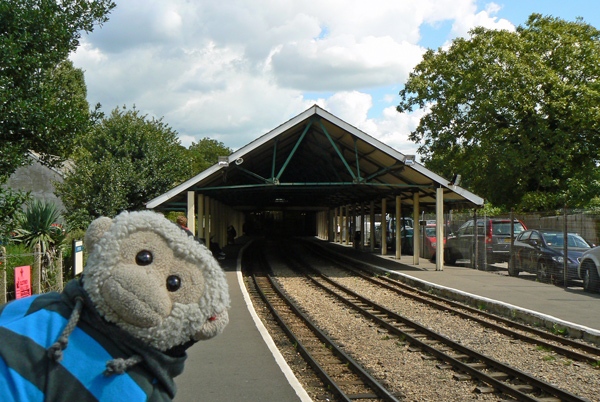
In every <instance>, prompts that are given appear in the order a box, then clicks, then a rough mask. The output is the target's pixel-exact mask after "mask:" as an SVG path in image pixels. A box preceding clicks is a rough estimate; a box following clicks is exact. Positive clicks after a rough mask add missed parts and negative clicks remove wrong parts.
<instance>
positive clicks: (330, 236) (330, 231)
mask: <svg viewBox="0 0 600 402" xmlns="http://www.w3.org/2000/svg"><path fill="white" fill-rule="evenodd" d="M327 219H328V221H327V241H330V242H333V241H335V210H331V209H329V210H327Z"/></svg>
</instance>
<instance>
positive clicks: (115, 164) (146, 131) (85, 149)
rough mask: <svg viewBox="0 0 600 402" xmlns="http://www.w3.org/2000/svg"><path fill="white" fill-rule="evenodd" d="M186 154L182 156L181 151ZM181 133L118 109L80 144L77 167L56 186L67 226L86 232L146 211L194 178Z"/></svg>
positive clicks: (137, 113) (74, 158) (162, 124)
mask: <svg viewBox="0 0 600 402" xmlns="http://www.w3.org/2000/svg"><path fill="white" fill-rule="evenodd" d="M182 150H183V151H182ZM184 151H185V148H182V147H181V146H180V145H179V139H178V137H177V133H176V132H175V131H173V130H172V129H171V128H170V127H169V126H168V125H166V124H165V123H163V122H162V119H159V120H157V119H154V118H152V119H150V118H148V117H147V116H145V115H141V114H140V112H139V111H138V110H135V108H134V109H133V110H126V109H125V108H123V109H122V110H119V109H118V108H117V109H115V110H113V111H112V113H111V114H110V116H108V117H106V118H104V119H102V120H101V121H100V122H99V123H98V124H97V125H96V126H95V127H94V128H93V129H92V130H91V131H90V133H89V134H88V135H86V136H85V137H84V138H83V139H82V141H81V147H80V148H78V149H77V151H76V152H75V154H74V156H73V161H74V168H73V169H72V170H71V171H70V172H69V173H67V174H66V176H65V179H64V182H63V183H62V184H57V194H58V195H59V196H60V197H61V199H62V201H63V203H64V205H65V208H66V213H65V217H66V219H67V222H69V224H70V225H71V226H72V227H74V228H83V227H86V226H87V225H88V224H89V223H90V222H91V221H92V220H93V219H95V218H97V217H100V216H108V217H114V216H115V215H117V214H118V213H119V212H121V211H123V210H139V209H143V208H144V205H145V203H146V202H148V201H149V200H151V199H152V198H154V197H156V196H158V195H160V194H162V193H164V192H166V191H167V190H168V189H170V188H171V187H173V186H175V185H177V184H179V183H181V182H182V181H183V180H185V179H187V178H188V177H189V175H190V162H189V161H188V160H186V158H185V156H184V153H183V152H184Z"/></svg>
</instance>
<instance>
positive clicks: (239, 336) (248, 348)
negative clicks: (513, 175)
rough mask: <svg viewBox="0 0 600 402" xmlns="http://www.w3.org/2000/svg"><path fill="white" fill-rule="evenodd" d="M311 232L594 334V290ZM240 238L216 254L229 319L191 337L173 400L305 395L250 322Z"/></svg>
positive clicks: (595, 337) (598, 330) (426, 278)
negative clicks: (365, 247) (220, 256)
mask: <svg viewBox="0 0 600 402" xmlns="http://www.w3.org/2000/svg"><path fill="white" fill-rule="evenodd" d="M313 240H314V241H315V242H317V243H318V244H320V245H321V246H323V247H327V248H328V249H330V250H333V251H335V252H337V253H340V254H342V255H344V256H348V257H351V258H353V259H357V260H361V261H363V262H365V263H367V264H370V265H371V266H372V267H373V268H374V269H378V270H381V271H383V272H388V273H389V274H390V275H395V276H397V277H399V278H401V279H402V280H404V281H406V282H410V283H413V284H415V285H418V286H420V287H422V288H424V289H429V290H431V291H433V292H436V293H440V294H443V295H446V296H448V297H452V298H455V299H459V300H463V301H466V302H469V303H471V304H473V305H475V306H478V307H480V308H485V309H486V310H490V311H491V310H495V309H497V310H501V311H502V312H504V313H505V314H506V313H508V314H510V315H511V316H513V317H514V316H518V317H523V318H524V319H525V320H529V322H532V323H538V324H539V325H545V326H553V325H557V326H558V328H569V331H570V332H571V333H573V334H577V333H579V334H580V335H581V337H583V338H586V339H589V340H592V341H594V342H596V341H598V342H600V319H599V318H598V317H600V315H599V312H598V309H599V308H600V295H598V294H591V293H586V292H584V291H583V290H578V289H564V288H561V287H557V286H554V285H551V284H544V283H539V282H536V281H534V280H528V279H525V278H519V277H516V278H513V277H509V276H507V275H502V274H501V273H498V272H487V271H478V270H475V269H472V268H467V267H459V266H446V267H444V270H443V271H436V270H435V264H434V263H432V262H430V261H428V260H426V259H420V261H419V264H418V265H413V264H412V256H404V257H402V258H401V259H400V260H396V259H395V258H394V257H393V256H381V255H380V254H379V253H369V252H363V251H358V250H355V249H353V248H352V247H349V246H344V245H339V244H335V243H328V242H324V241H321V240H317V239H313ZM243 243H245V241H244V240H240V244H236V245H234V246H227V247H226V249H225V251H226V254H227V258H226V259H225V260H223V261H221V266H222V267H223V268H224V270H225V271H226V275H227V280H228V282H229V287H230V293H231V299H232V304H231V310H230V323H229V325H228V326H227V328H226V329H225V331H224V332H223V334H221V335H219V336H218V337H217V338H215V339H211V340H208V341H203V342H198V343H197V344H196V345H194V346H193V347H191V348H190V349H189V351H188V354H189V358H188V360H187V363H186V369H185V371H184V373H183V374H182V375H181V376H179V377H177V378H176V379H175V380H176V383H177V387H178V392H177V396H176V397H175V401H176V402H195V401H199V400H203V401H211V402H230V401H238V402H243V401H252V402H254V401H286V402H293V401H303V402H307V401H310V398H309V397H308V395H307V394H306V392H305V391H304V390H303V389H302V387H301V386H300V384H298V383H297V381H296V380H295V377H293V374H292V373H291V371H290V370H289V368H288V367H287V365H286V363H285V361H283V358H282V357H281V356H279V357H278V356H277V351H276V350H272V349H270V348H269V346H268V343H269V338H270V337H269V336H268V333H264V332H265V331H266V330H264V328H263V329H261V328H259V327H260V326H261V324H258V327H257V324H256V322H255V320H254V319H253V310H252V309H249V308H248V305H247V303H246V300H245V298H246V297H247V295H246V290H245V287H244V286H243V282H242V281H241V275H240V273H239V268H238V267H239V259H238V255H239V254H240V250H241V249H242V247H243ZM258 322H259V323H260V320H258ZM261 331H263V333H261ZM578 331H579V332H578ZM271 346H273V345H271ZM274 353H275V354H274Z"/></svg>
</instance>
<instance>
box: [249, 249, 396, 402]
mask: <svg viewBox="0 0 600 402" xmlns="http://www.w3.org/2000/svg"><path fill="white" fill-rule="evenodd" d="M248 254H250V256H249V257H248V258H247V259H246V260H245V262H246V265H245V269H246V270H247V271H248V272H249V273H251V277H252V283H253V285H254V289H253V290H254V291H255V292H256V293H257V294H258V295H259V296H260V298H261V299H262V300H263V302H264V303H265V305H266V306H267V308H268V309H269V311H270V312H271V314H272V315H273V317H274V318H275V320H276V321H277V322H278V324H279V326H280V327H281V328H282V330H283V331H284V332H285V333H286V335H287V336H288V338H289V339H290V341H291V342H292V343H293V344H294V345H295V346H296V349H297V350H298V352H299V353H300V354H301V356H302V357H303V358H304V359H305V361H306V362H307V363H308V364H309V365H310V366H311V367H312V368H313V370H314V371H315V372H316V373H317V375H318V376H319V377H320V378H321V380H322V381H323V382H324V384H325V385H326V386H327V388H328V389H329V391H330V392H332V393H333V394H335V395H336V397H337V398H339V400H340V401H347V402H350V401H354V402H356V401H362V400H369V401H373V402H376V401H382V402H399V400H398V399H397V398H396V397H395V396H394V395H393V394H392V393H391V392H389V391H388V390H387V389H386V388H385V387H384V386H383V385H382V384H380V383H379V382H378V381H377V380H376V379H375V378H373V377H372V376H371V375H370V374H369V373H368V372H366V371H365V370H364V369H363V368H362V367H361V366H360V365H359V364H358V363H356V362H355V361H354V360H353V359H352V358H351V357H350V356H348V355H347V354H346V353H344V351H342V350H341V349H340V348H339V347H338V346H337V345H336V344H335V343H334V342H333V341H332V340H331V339H330V338H329V337H328V336H327V335H325V334H324V333H323V332H322V331H320V330H319V329H318V328H317V327H316V326H315V325H314V324H313V323H312V322H311V321H310V320H309V319H308V317H307V316H306V315H305V314H304V313H303V312H302V311H301V310H300V309H299V308H298V307H297V306H296V305H295V304H294V303H293V302H292V301H291V300H290V298H289V297H287V295H286V294H285V292H284V291H283V290H282V289H281V288H280V286H279V285H278V284H277V282H276V281H275V280H274V279H273V277H272V275H271V274H270V271H271V269H270V267H269V265H268V262H267V260H266V258H265V256H264V254H262V253H260V254H259V253H258V252H257V251H256V248H253V249H252V250H251V251H249V252H248Z"/></svg>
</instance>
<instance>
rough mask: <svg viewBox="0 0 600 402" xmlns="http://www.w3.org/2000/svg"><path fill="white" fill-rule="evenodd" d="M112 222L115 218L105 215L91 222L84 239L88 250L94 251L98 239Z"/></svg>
mask: <svg viewBox="0 0 600 402" xmlns="http://www.w3.org/2000/svg"><path fill="white" fill-rule="evenodd" d="M112 223H113V220H112V219H110V218H107V217H105V216H102V217H100V218H98V219H96V220H94V221H93V222H92V223H90V226H89V227H88V230H87V231H86V232H85V238H84V239H83V242H84V243H85V247H86V248H87V250H88V252H91V251H92V248H93V247H94V246H95V245H96V243H98V240H100V238H101V237H102V235H104V233H105V232H106V231H107V230H108V228H110V226H111V225H112Z"/></svg>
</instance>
